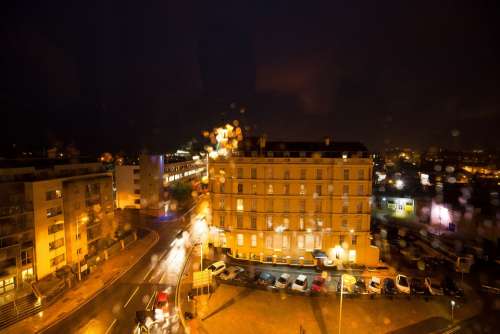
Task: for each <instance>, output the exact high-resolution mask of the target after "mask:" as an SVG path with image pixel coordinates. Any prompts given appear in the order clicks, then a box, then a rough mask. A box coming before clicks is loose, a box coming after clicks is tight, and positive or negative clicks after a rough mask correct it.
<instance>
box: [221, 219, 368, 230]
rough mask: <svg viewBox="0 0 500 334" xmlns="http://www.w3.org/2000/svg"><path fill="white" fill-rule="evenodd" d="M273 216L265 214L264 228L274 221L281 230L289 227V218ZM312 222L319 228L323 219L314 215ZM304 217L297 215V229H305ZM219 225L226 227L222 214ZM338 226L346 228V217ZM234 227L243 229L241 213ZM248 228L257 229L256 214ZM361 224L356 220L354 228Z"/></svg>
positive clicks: (272, 224) (269, 228)
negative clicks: (275, 218)
mask: <svg viewBox="0 0 500 334" xmlns="http://www.w3.org/2000/svg"><path fill="white" fill-rule="evenodd" d="M273 219H274V218H273V216H271V215H269V216H266V228H267V229H268V230H272V229H273V227H274V225H275V223H276V226H280V227H281V228H282V229H283V230H288V229H289V227H290V219H289V218H288V217H287V216H284V217H283V218H282V221H281V224H279V223H278V222H277V221H274V222H273ZM313 223H314V225H315V227H316V228H321V227H322V226H323V219H322V218H320V217H315V218H314V220H313ZM305 225H306V224H305V217H304V216H300V217H299V224H298V227H299V230H305ZM219 226H220V227H222V228H224V227H226V216H224V215H220V216H219ZM340 226H341V227H342V228H345V229H346V228H348V226H349V224H348V221H347V219H346V218H342V220H341V223H340ZM236 228H238V229H244V228H245V226H244V224H243V216H242V215H237V216H236ZM249 228H250V229H253V230H255V229H257V216H250V226H249ZM361 228H362V226H361V221H358V222H356V230H358V231H359V230H361Z"/></svg>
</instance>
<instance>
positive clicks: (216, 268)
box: [205, 261, 226, 276]
mask: <svg viewBox="0 0 500 334" xmlns="http://www.w3.org/2000/svg"><path fill="white" fill-rule="evenodd" d="M205 270H208V271H211V272H212V276H217V275H219V274H220V273H221V272H223V271H224V270H226V264H225V263H224V261H217V262H215V263H212V264H211V265H210V266H209V267H208V268H207V269H205Z"/></svg>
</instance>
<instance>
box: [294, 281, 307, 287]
mask: <svg viewBox="0 0 500 334" xmlns="http://www.w3.org/2000/svg"><path fill="white" fill-rule="evenodd" d="M304 283H305V281H301V280H299V279H296V280H295V284H297V285H300V286H302V285H304Z"/></svg>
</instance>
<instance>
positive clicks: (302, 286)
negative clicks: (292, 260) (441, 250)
mask: <svg viewBox="0 0 500 334" xmlns="http://www.w3.org/2000/svg"><path fill="white" fill-rule="evenodd" d="M306 289H307V276H306V275H299V276H297V278H296V279H295V281H294V282H293V284H292V290H295V291H301V292H302V291H305V290H306Z"/></svg>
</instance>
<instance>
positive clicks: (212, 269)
mask: <svg viewBox="0 0 500 334" xmlns="http://www.w3.org/2000/svg"><path fill="white" fill-rule="evenodd" d="M207 269H208V270H211V271H214V270H215V266H214V265H211V266H210V267H208V268H207Z"/></svg>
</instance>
